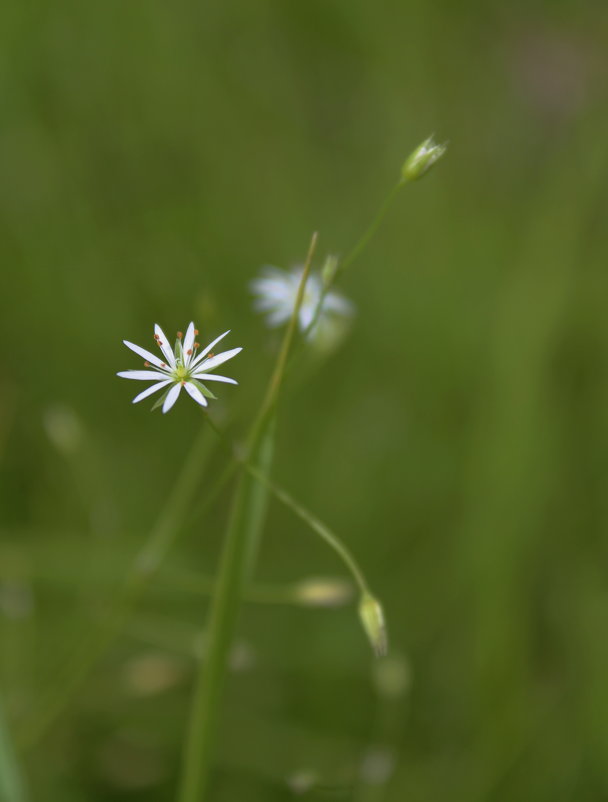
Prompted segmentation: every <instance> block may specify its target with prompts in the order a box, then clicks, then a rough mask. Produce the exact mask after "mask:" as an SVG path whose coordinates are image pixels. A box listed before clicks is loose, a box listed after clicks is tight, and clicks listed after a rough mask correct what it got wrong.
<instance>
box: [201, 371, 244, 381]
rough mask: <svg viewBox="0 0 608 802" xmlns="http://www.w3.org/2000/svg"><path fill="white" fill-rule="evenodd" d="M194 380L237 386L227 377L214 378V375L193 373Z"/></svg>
mask: <svg viewBox="0 0 608 802" xmlns="http://www.w3.org/2000/svg"><path fill="white" fill-rule="evenodd" d="M194 378H195V379H200V378H204V379H205V381H214V382H226V384H238V382H237V381H235V380H234V379H229V378H228V376H216V375H215V373H204V372H203V373H195V374H194Z"/></svg>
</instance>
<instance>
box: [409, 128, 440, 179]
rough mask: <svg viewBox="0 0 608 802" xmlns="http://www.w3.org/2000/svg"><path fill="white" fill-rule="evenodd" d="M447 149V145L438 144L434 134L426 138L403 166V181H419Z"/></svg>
mask: <svg viewBox="0 0 608 802" xmlns="http://www.w3.org/2000/svg"><path fill="white" fill-rule="evenodd" d="M447 149H448V148H447V145H438V144H437V143H436V142H435V140H434V139H433V137H432V136H430V137H429V138H428V139H425V140H424V142H423V143H422V144H421V145H418V147H417V148H416V150H414V151H413V152H412V153H411V154H410V155H409V156H408V157H407V159H406V160H405V162H404V164H403V167H402V168H401V179H402V181H403V182H406V181H417V180H418V179H419V178H422V176H423V175H424V174H425V173H427V172H428V171H429V170H430V169H431V167H432V166H433V165H434V164H435V163H436V162H438V161H439V159H441V157H442V156H443V155H444V154H445V152H446V150H447Z"/></svg>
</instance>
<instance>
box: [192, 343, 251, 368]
mask: <svg viewBox="0 0 608 802" xmlns="http://www.w3.org/2000/svg"><path fill="white" fill-rule="evenodd" d="M242 350H243V349H242V348H233V349H232V350H231V351H224V352H223V353H221V354H217V355H216V356H212V357H211V359H206V360H205V361H204V362H203V363H202V365H199V366H198V370H199V371H201V370H202V371H207V370H212V369H213V368H215V367H217V366H218V365H221V364H222V362H227V361H228V360H229V359H232V357H233V356H236V355H237V354H238V353H240V352H241V351H242Z"/></svg>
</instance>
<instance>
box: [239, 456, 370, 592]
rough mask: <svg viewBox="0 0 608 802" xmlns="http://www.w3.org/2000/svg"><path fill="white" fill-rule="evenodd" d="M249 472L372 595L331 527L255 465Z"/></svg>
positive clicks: (347, 551) (358, 567) (357, 567)
mask: <svg viewBox="0 0 608 802" xmlns="http://www.w3.org/2000/svg"><path fill="white" fill-rule="evenodd" d="M245 467H246V469H247V471H249V473H250V474H251V475H252V476H254V477H255V479H257V481H258V482H261V483H262V484H263V485H265V486H266V487H267V488H268V489H269V490H270V491H271V492H272V494H273V495H274V496H275V497H276V498H277V499H279V501H281V502H282V503H283V504H284V505H285V506H286V507H289V509H290V510H292V512H294V513H295V514H296V515H297V516H298V518H301V520H303V521H304V522H305V523H307V524H308V526H310V528H311V529H312V530H313V532H316V533H317V535H319V537H320V538H322V539H323V540H324V541H325V542H326V543H327V545H328V546H330V548H332V549H333V550H334V551H335V552H336V554H337V555H338V556H339V557H340V559H341V560H342V562H343V563H344V564H345V565H346V567H347V568H348V570H349V571H350V573H351V574H352V577H353V579H354V580H355V582H356V583H357V585H358V587H359V589H360V591H361V593H370V592H371V591H370V589H369V585H368V584H367V580H366V579H365V576H364V575H363V571H362V570H361V567H360V566H359V563H358V562H357V561H356V559H355V557H354V556H353V554H352V552H351V551H350V549H349V548H348V547H347V546H346V545H345V544H344V543H343V542H342V541H341V540H340V538H339V537H338V535H336V534H335V532H333V531H332V530H331V529H330V528H329V526H327V525H326V524H324V523H323V521H320V520H319V519H318V518H317V516H316V515H314V514H313V513H312V512H310V510H308V509H306V507H304V506H302V504H300V503H299V502H297V501H296V500H295V499H294V498H293V496H291V495H290V494H289V493H288V492H287V491H286V490H283V488H282V487H279V485H277V484H276V483H275V482H273V481H272V479H270V478H269V477H268V476H267V475H265V474H264V473H263V472H262V471H260V470H258V468H256V467H255V466H254V465H252V464H250V463H246V465H245Z"/></svg>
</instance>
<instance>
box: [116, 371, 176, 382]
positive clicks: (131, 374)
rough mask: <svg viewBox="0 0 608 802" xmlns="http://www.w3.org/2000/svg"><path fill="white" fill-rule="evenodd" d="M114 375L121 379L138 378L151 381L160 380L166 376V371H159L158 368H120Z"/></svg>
mask: <svg viewBox="0 0 608 802" xmlns="http://www.w3.org/2000/svg"><path fill="white" fill-rule="evenodd" d="M116 375H117V376H120V377H121V378H123V379H139V380H140V381H144V382H147V381H152V380H153V379H160V380H161V381H162V380H164V379H166V378H167V374H166V373H160V372H159V371H158V370H121V372H120V373H117V374H116Z"/></svg>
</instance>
